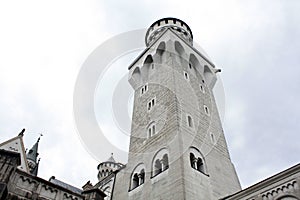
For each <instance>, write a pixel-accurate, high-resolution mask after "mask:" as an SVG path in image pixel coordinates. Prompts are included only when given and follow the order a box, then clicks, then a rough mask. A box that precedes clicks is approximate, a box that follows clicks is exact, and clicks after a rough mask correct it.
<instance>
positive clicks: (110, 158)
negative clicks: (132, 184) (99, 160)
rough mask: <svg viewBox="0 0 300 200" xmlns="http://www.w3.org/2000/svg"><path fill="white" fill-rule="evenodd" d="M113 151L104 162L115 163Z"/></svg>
mask: <svg viewBox="0 0 300 200" xmlns="http://www.w3.org/2000/svg"><path fill="white" fill-rule="evenodd" d="M113 155H114V154H113V153H111V156H110V157H109V158H108V159H107V161H106V162H113V163H115V162H116V161H115V159H114V157H113Z"/></svg>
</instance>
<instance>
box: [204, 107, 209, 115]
mask: <svg viewBox="0 0 300 200" xmlns="http://www.w3.org/2000/svg"><path fill="white" fill-rule="evenodd" d="M204 111H205V114H207V115H209V109H208V107H207V106H206V105H204Z"/></svg>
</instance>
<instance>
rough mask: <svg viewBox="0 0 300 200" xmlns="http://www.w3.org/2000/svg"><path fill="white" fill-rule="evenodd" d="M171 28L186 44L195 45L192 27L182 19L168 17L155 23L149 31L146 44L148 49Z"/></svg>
mask: <svg viewBox="0 0 300 200" xmlns="http://www.w3.org/2000/svg"><path fill="white" fill-rule="evenodd" d="M166 28H171V29H173V30H174V31H176V33H178V35H180V36H181V37H182V38H183V39H184V40H185V41H186V42H188V43H189V44H190V45H193V33H192V31H191V29H190V27H189V26H188V25H187V24H186V23H185V22H183V21H182V20H180V19H176V18H172V17H168V18H162V19H160V20H157V21H156V22H154V23H153V24H152V25H151V26H150V27H149V28H148V30H147V33H146V36H145V43H146V46H147V47H148V46H149V45H150V44H152V42H153V41H155V39H156V38H158V36H159V35H160V34H161V33H162V32H163V31H164V30H165V29H166Z"/></svg>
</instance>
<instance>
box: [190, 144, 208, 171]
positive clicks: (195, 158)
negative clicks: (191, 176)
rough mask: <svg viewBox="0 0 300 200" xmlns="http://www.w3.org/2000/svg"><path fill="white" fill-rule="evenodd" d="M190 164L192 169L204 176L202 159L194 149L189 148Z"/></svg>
mask: <svg viewBox="0 0 300 200" xmlns="http://www.w3.org/2000/svg"><path fill="white" fill-rule="evenodd" d="M190 163H191V167H192V168H193V169H195V170H197V171H199V172H202V173H203V174H206V171H205V162H204V158H203V156H202V154H201V153H200V151H199V150H198V149H196V148H195V147H191V148H190Z"/></svg>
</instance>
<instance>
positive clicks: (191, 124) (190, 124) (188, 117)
mask: <svg viewBox="0 0 300 200" xmlns="http://www.w3.org/2000/svg"><path fill="white" fill-rule="evenodd" d="M187 121H188V126H189V127H191V128H192V127H193V119H192V117H191V116H189V115H188V116H187Z"/></svg>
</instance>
